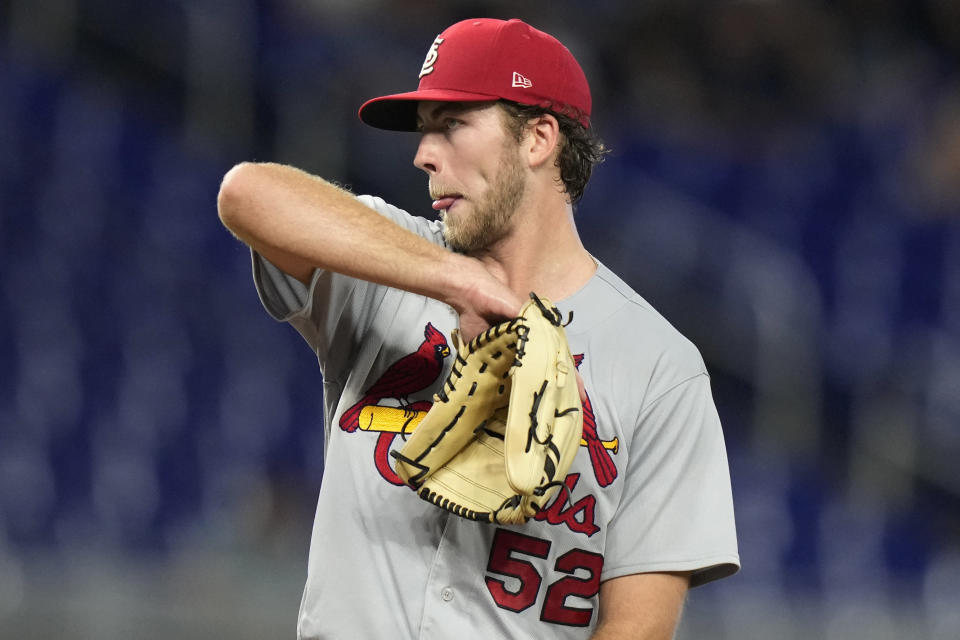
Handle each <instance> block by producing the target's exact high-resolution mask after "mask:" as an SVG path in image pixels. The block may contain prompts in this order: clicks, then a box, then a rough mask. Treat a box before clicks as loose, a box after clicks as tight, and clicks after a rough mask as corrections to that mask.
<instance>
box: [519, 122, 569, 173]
mask: <svg viewBox="0 0 960 640" xmlns="http://www.w3.org/2000/svg"><path fill="white" fill-rule="evenodd" d="M560 136H561V134H560V123H559V122H557V118H556V117H555V116H554V115H553V114H550V113H544V114H543V115H541V116H539V117H537V118H534V119H532V120H530V122H528V123H527V135H526V137H525V138H524V139H523V143H522V147H523V149H524V150H525V151H526V152H527V155H528V158H529V161H530V165H531V166H533V167H539V166H541V165H543V164H544V163H546V162H549V163H551V164H552V162H553V158H554V156H555V154H556V152H557V146H558V145H559V144H560Z"/></svg>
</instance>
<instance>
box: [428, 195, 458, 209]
mask: <svg viewBox="0 0 960 640" xmlns="http://www.w3.org/2000/svg"><path fill="white" fill-rule="evenodd" d="M456 200H457V198H454V197H451V196H448V197H446V198H440V199H439V200H434V201H433V210H434V211H440V210H441V209H449V208H450V205H452V204H453V203H454V202H456Z"/></svg>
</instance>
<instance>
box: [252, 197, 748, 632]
mask: <svg viewBox="0 0 960 640" xmlns="http://www.w3.org/2000/svg"><path fill="white" fill-rule="evenodd" d="M360 200H361V201H362V202H363V203H365V204H366V205H368V206H370V207H372V208H374V209H376V210H377V211H378V212H380V213H381V214H382V215H385V216H388V217H390V218H391V219H393V220H394V221H395V222H397V223H399V224H400V225H402V226H403V227H405V228H407V229H410V230H412V231H414V232H416V233H418V234H419V235H421V236H423V237H425V238H427V239H429V240H431V241H433V242H435V243H438V244H443V238H442V234H441V227H440V224H439V223H436V222H430V221H428V220H426V219H424V218H419V217H414V216H410V215H409V214H407V213H405V212H403V211H401V210H399V209H397V208H395V207H392V206H391V205H388V204H387V203H385V202H384V201H383V200H380V199H379V198H370V197H367V196H362V197H361V198H360ZM254 279H255V282H256V284H257V288H258V291H259V292H260V296H261V300H262V301H263V304H264V306H265V307H266V308H267V310H268V311H269V312H270V314H271V315H273V316H274V317H275V318H277V319H279V320H285V321H287V322H289V323H290V324H291V325H293V326H294V327H295V328H296V329H297V330H298V331H299V332H300V333H301V335H303V337H304V338H305V339H306V341H307V342H308V343H309V344H310V346H311V348H313V349H314V351H315V352H316V354H317V357H318V360H319V362H320V367H321V370H322V373H323V390H324V406H325V430H326V440H325V443H326V447H325V451H324V465H325V466H324V474H323V482H322V487H321V489H320V496H319V500H318V504H317V514H316V519H315V522H314V527H313V536H312V540H311V546H310V559H309V567H308V574H307V582H306V587H305V589H304V594H303V601H302V604H301V609H300V619H299V625H298V637H300V638H398V639H404V638H417V639H432V638H437V639H439V638H443V639H448V638H462V639H464V640H466V639H468V638H490V637H504V638H507V637H509V638H530V639H541V638H546V637H550V638H587V637H589V635H590V633H591V630H592V629H593V628H594V627H595V625H596V623H597V594H598V591H599V588H600V583H601V581H603V580H606V579H609V578H614V577H617V576H623V575H628V574H633V573H642V572H655V571H692V572H693V578H692V584H693V585H694V586H696V585H699V584H703V583H705V582H708V581H711V580H715V579H717V578H721V577H725V576H727V575H730V574H732V573H733V572H735V571H736V570H737V568H738V567H739V556H738V553H737V542H736V534H735V530H734V518H733V503H732V498H731V492H730V478H729V472H728V467H727V459H726V452H725V448H724V442H723V434H722V432H721V428H720V422H719V419H718V417H717V412H716V409H715V407H714V403H713V400H712V396H711V392H710V381H709V377H708V375H707V372H706V369H705V367H704V363H703V360H702V359H701V357H700V354H699V353H698V351H697V350H696V348H695V347H694V346H693V345H692V344H691V343H690V342H689V341H687V340H686V339H685V338H683V337H682V336H681V335H680V334H679V333H678V332H677V331H676V330H675V329H674V328H673V327H671V326H670V324H668V323H667V322H666V321H665V320H664V319H663V318H662V317H661V316H660V315H659V314H658V313H657V312H656V311H654V310H653V309H652V308H651V307H650V305H649V304H647V303H646V302H645V301H644V300H643V299H642V298H641V297H640V296H639V295H637V294H636V293H635V292H633V291H632V290H631V289H630V288H629V287H628V286H627V285H626V284H624V283H623V282H622V281H621V280H620V279H619V278H617V276H615V275H614V274H613V273H612V272H610V271H609V270H608V269H607V268H606V267H604V266H603V265H599V267H598V269H597V272H596V274H595V275H594V276H593V278H592V279H591V280H590V281H589V282H588V283H587V284H586V285H585V286H584V287H583V288H582V289H581V290H580V291H579V292H577V293H576V294H574V295H573V296H571V297H570V298H568V299H566V300H562V301H559V302H558V303H557V305H558V307H559V308H560V310H561V311H562V312H563V313H564V316H566V315H567V313H568V312H569V311H573V313H574V315H573V322H572V323H571V324H570V325H569V326H568V327H567V336H568V339H569V342H570V348H571V351H572V353H573V354H574V356H575V360H576V361H577V363H578V366H579V369H580V372H581V374H582V376H583V381H584V383H585V386H586V390H587V393H588V395H589V401H588V402H587V403H586V405H585V406H584V437H583V440H582V442H581V448H580V450H579V452H578V453H577V456H576V458H575V460H574V462H573V466H572V468H571V470H570V472H569V474H568V475H567V477H566V481H565V484H566V486H567V488H568V489H569V491H566V492H564V491H561V492H558V495H557V498H556V499H555V500H554V502H553V503H552V504H551V505H550V506H549V507H548V508H547V509H545V510H544V511H542V512H541V513H540V514H539V515H538V517H537V518H536V519H535V520H531V521H529V522H528V523H526V524H524V525H522V526H497V525H488V524H482V523H477V522H473V521H468V520H464V519H461V518H459V517H457V516H453V515H451V514H449V513H447V512H446V511H442V510H440V509H439V508H437V507H434V506H433V505H431V504H429V503H427V502H425V501H424V500H421V499H420V498H419V497H418V496H417V495H416V494H415V493H414V492H413V491H412V490H411V489H409V488H407V487H404V486H401V484H400V481H399V478H397V477H396V475H395V473H394V472H393V468H392V465H391V464H390V461H391V457H390V455H389V453H390V450H391V449H399V447H400V445H401V443H402V441H401V436H400V435H399V434H400V432H401V431H403V429H404V428H405V425H407V424H409V421H410V418H411V417H413V416H417V415H420V413H421V412H423V411H426V410H427V409H429V406H430V398H431V397H432V394H433V393H434V392H435V391H437V390H438V389H439V388H440V385H441V383H442V382H443V380H444V379H445V377H446V374H447V373H448V371H449V369H450V366H451V360H452V357H453V356H452V354H450V347H449V342H448V339H449V336H450V332H451V330H452V329H454V328H455V327H456V325H457V315H456V313H455V312H454V311H453V309H451V308H450V307H448V306H446V305H444V304H442V303H440V302H437V301H435V300H432V299H429V298H426V297H424V296H420V295H416V294H411V293H407V292H403V291H399V290H396V289H391V288H387V287H382V286H379V285H374V284H370V283H367V282H363V281H358V280H355V279H352V278H348V277H345V276H342V275H339V274H334V273H330V272H323V271H317V272H316V273H315V274H314V276H313V280H312V283H311V286H310V287H304V286H303V285H302V284H301V283H300V282H298V281H297V280H295V279H293V278H290V277H289V276H286V275H285V274H283V273H281V272H280V271H279V270H277V269H276V268H275V267H273V266H272V265H271V264H269V263H268V262H267V261H266V260H264V259H262V258H261V257H259V256H257V255H254Z"/></svg>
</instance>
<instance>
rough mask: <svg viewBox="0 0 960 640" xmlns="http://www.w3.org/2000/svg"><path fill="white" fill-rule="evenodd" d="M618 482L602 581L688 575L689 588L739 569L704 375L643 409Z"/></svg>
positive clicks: (719, 436) (725, 471)
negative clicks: (677, 573)
mask: <svg viewBox="0 0 960 640" xmlns="http://www.w3.org/2000/svg"><path fill="white" fill-rule="evenodd" d="M624 475H625V486H624V491H623V494H622V496H621V502H620V508H619V510H618V511H617V514H616V515H615V516H614V518H613V520H612V521H611V523H610V530H609V532H608V538H607V549H606V553H605V557H606V560H605V566H604V574H603V579H604V580H606V579H609V578H614V577H617V576H622V575H628V574H634V573H648V572H661V571H690V572H692V575H691V582H690V584H691V586H692V587H695V586H698V585H702V584H705V583H707V582H710V581H712V580H717V579H719V578H723V577H726V576H729V575H732V574H733V573H735V572H736V571H737V570H738V569H739V567H740V558H739V554H738V550H737V539H736V528H735V522H734V514H733V498H732V492H731V488H730V472H729V468H728V466H727V455H726V448H725V445H724V440H723V432H722V430H721V426H720V419H719V417H718V415H717V411H716V407H715V405H714V402H713V396H712V393H711V390H710V378H709V376H708V375H707V374H706V373H705V372H703V373H700V374H696V375H693V376H692V377H688V378H686V379H684V380H682V381H679V382H677V383H675V384H674V385H673V386H672V387H670V388H669V389H667V390H666V391H664V392H663V393H662V394H660V395H659V396H658V397H656V398H654V399H652V400H651V401H650V403H649V404H648V405H647V406H646V407H645V408H644V410H643V412H642V413H641V415H640V420H639V424H638V430H637V432H636V435H635V439H634V441H633V443H632V444H631V447H630V456H629V460H628V462H627V470H626V473H625V474H624Z"/></svg>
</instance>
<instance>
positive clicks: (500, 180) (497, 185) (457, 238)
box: [440, 145, 526, 253]
mask: <svg viewBox="0 0 960 640" xmlns="http://www.w3.org/2000/svg"><path fill="white" fill-rule="evenodd" d="M525 190H526V183H525V182H524V176H523V169H522V167H521V164H520V156H519V150H518V149H517V147H516V146H513V145H506V146H505V147H504V150H503V152H502V154H501V157H500V168H499V170H498V172H497V177H496V179H495V180H494V182H493V184H491V185H490V189H489V190H488V191H487V193H486V194H485V195H484V197H483V199H481V200H479V201H477V202H475V203H473V211H472V212H470V213H469V214H468V215H464V216H461V215H459V214H454V215H448V214H447V212H446V211H441V212H440V219H441V220H442V221H443V222H444V229H443V237H444V239H445V240H446V241H447V244H448V245H449V246H450V247H451V248H452V249H453V250H454V251H459V252H461V253H473V252H477V251H482V250H484V249H487V248H489V247H490V246H491V245H493V244H494V243H496V242H497V241H499V240H501V239H502V238H503V237H504V236H506V235H507V233H508V232H509V231H510V224H511V222H512V221H513V217H514V215H515V214H516V212H517V209H518V208H519V206H520V202H521V200H523V194H524V192H525Z"/></svg>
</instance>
